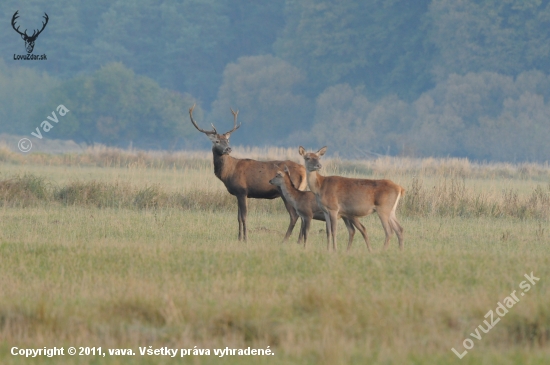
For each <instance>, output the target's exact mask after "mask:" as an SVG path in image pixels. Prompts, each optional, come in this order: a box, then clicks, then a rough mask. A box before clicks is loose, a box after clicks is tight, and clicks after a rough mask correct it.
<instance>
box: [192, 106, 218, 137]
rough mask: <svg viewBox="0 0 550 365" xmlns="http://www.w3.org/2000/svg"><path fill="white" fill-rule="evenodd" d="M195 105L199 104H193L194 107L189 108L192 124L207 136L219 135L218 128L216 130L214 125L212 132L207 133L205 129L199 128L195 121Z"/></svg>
mask: <svg viewBox="0 0 550 365" xmlns="http://www.w3.org/2000/svg"><path fill="white" fill-rule="evenodd" d="M195 105H197V104H193V106H192V107H191V108H189V117H190V118H191V123H193V125H194V126H195V128H197V129H198V130H199V132H202V133H205V134H218V132H217V131H216V128H214V125H213V124H212V130H211V131H205V130H204V129H201V128H199V126H198V125H197V123H196V122H195V121H194V120H193V109H195Z"/></svg>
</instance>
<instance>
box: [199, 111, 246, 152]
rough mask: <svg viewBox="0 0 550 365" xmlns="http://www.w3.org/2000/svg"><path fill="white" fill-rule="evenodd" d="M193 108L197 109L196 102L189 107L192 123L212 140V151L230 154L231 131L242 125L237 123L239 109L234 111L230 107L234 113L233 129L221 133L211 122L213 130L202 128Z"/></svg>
mask: <svg viewBox="0 0 550 365" xmlns="http://www.w3.org/2000/svg"><path fill="white" fill-rule="evenodd" d="M193 109H195V104H193V106H192V107H191V108H189V117H190V118H191V123H193V125H194V126H195V128H197V130H198V131H199V132H202V133H204V134H206V136H207V137H208V139H210V141H212V151H213V152H214V153H216V154H218V155H220V156H221V155H228V154H230V153H231V147H229V137H230V136H231V133H233V132H235V131H236V130H237V129H239V127H240V126H241V125H240V124H239V125H237V115H238V114H239V111H238V110H237V111H236V112H235V111H233V109H231V108H230V109H231V113H232V114H233V129H231V130H230V131H229V132H225V133H222V134H219V133H218V132H217V131H216V127H214V125H213V124H211V126H212V130H211V131H206V130H204V129H201V128H200V127H199V126H198V125H197V123H196V122H195V120H194V119H193Z"/></svg>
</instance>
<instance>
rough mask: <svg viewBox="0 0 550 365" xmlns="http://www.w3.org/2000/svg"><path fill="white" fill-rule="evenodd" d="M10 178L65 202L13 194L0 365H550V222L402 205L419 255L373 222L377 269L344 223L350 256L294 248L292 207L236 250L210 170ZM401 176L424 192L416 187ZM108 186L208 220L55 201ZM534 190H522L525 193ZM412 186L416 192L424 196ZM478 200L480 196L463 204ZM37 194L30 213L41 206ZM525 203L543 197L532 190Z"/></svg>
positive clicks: (262, 208)
mask: <svg viewBox="0 0 550 365" xmlns="http://www.w3.org/2000/svg"><path fill="white" fill-rule="evenodd" d="M1 167H2V170H3V172H2V178H3V179H4V180H3V181H7V180H10V179H11V180H10V181H15V180H13V176H15V175H14V174H20V175H18V176H20V177H21V178H23V177H24V176H25V175H24V173H29V174H34V175H27V178H26V180H25V179H23V180H24V181H34V182H35V183H34V185H33V184H31V185H30V186H28V184H27V185H25V184H26V183H25V184H22V185H24V186H26V187H28V189H27V190H17V191H20V192H21V191H24V192H26V191H35V192H39V191H42V190H41V188H40V186H43V185H44V184H45V185H44V186H46V189H50V190H47V194H50V195H49V196H50V197H49V198H40V199H38V200H32V199H30V200H29V203H28V204H27V205H24V204H23V205H22V204H13V199H12V198H9V197H5V198H4V202H5V204H3V205H2V206H0V288H1V291H2V295H1V296H0V363H1V364H75V363H76V364H176V363H184V364H187V363H188V364H258V363H259V364H518V365H519V364H541V365H542V364H547V363H548V362H549V360H550V342H549V337H550V306H549V305H548V303H550V291H549V290H548V288H549V283H550V239H549V238H550V234H549V232H548V229H547V228H546V227H547V226H548V220H547V218H544V217H543V218H540V217H539V218H537V217H535V216H528V215H526V216H525V217H524V218H518V217H513V216H499V217H494V216H490V215H479V216H468V215H452V214H447V213H440V212H439V213H438V212H437V211H432V212H431V213H430V212H426V211H423V210H421V211H420V212H418V213H414V212H412V211H409V213H407V214H400V211H401V210H406V209H405V207H403V206H402V207H400V208H399V210H398V216H399V218H400V221H401V224H402V226H403V227H404V228H405V250H404V251H403V252H400V251H399V250H398V245H397V239H396V238H395V237H394V238H393V239H392V242H391V246H390V248H389V249H388V250H387V251H383V250H382V243H383V240H384V233H383V229H382V227H381V225H380V222H379V220H378V218H377V217H376V216H375V215H372V216H369V217H367V218H363V219H362V221H363V222H364V224H365V226H366V227H367V231H368V233H369V236H370V238H371V243H372V245H373V247H374V252H373V253H372V254H369V253H368V252H367V248H366V246H365V244H364V242H363V241H362V239H361V237H360V235H356V238H355V240H354V244H353V247H352V249H351V251H350V252H346V251H345V243H346V241H347V230H346V229H345V227H344V225H343V224H342V222H339V230H338V235H339V236H338V239H339V247H338V250H337V251H336V252H328V251H327V250H326V240H325V233H324V231H323V229H324V224H322V223H321V222H314V223H313V225H312V231H311V234H310V240H309V242H308V247H307V248H305V249H304V248H303V247H302V246H300V245H297V244H296V243H295V241H296V238H297V233H298V232H297V229H295V232H294V235H293V237H292V238H291V242H289V243H285V244H282V243H281V240H282V238H283V235H284V232H285V231H286V227H287V225H288V216H287V215H286V213H285V212H284V210H283V209H282V202H281V201H280V200H274V201H263V202H255V203H253V210H252V212H251V213H250V214H249V223H248V226H249V230H250V232H249V241H248V242H246V243H244V242H239V241H237V239H236V237H237V228H238V226H237V217H236V204H234V205H232V204H233V203H234V202H233V200H231V199H229V200H227V202H226V203H224V204H223V205H222V206H218V207H217V208H209V206H210V205H211V204H213V202H212V200H208V199H204V200H201V199H202V198H201V195H200V194H199V192H200V191H201V189H202V191H203V192H205V193H208V192H210V193H212V192H216V191H218V190H217V189H218V188H217V187H215V188H212V186H214V185H207V186H202V185H200V184H201V182H202V181H206V180H209V179H211V180H213V181H212V184H214V183H215V182H216V178H215V177H214V176H213V174H212V172H211V171H210V170H208V171H207V170H204V171H203V170H202V169H196V170H189V171H190V172H189V173H188V174H187V175H186V176H187V178H188V179H190V180H191V181H189V180H187V181H185V182H183V176H181V175H177V176H179V177H178V178H180V177H181V178H182V185H185V186H189V187H193V181H194V182H195V186H199V188H196V189H195V190H193V189H187V188H183V189H181V190H178V188H177V187H176V185H177V183H176V180H177V179H176V177H174V180H169V181H167V182H166V183H163V182H162V181H157V180H155V179H156V178H155V176H161V175H163V174H176V172H174V171H173V170H170V169H153V168H147V169H144V170H143V171H142V175H145V176H148V177H151V176H152V178H151V180H149V181H146V182H145V181H144V180H145V177H143V176H142V180H140V181H142V182H143V184H142V183H141V182H140V181H137V182H136V181H134V180H124V179H123V178H121V177H120V176H124V174H125V173H126V172H125V171H127V170H125V169H124V168H116V169H115V168H100V167H95V168H94V169H97V170H95V171H97V172H99V173H100V174H101V173H103V174H107V175H109V174H111V175H110V176H115V175H116V174H117V173H119V174H120V175H119V177H118V178H116V179H114V178H113V179H111V178H105V179H102V178H96V179H86V178H84V177H79V174H78V169H77V168H75V167H67V170H68V172H67V174H70V175H71V176H72V177H73V178H74V179H67V180H64V181H63V182H59V181H57V180H56V177H59V176H60V175H59V174H60V173H59V172H58V170H57V169H58V168H60V167H52V168H51V170H49V169H48V168H46V167H36V171H34V168H33V166H26V167H25V168H26V171H13V170H12V169H13V165H9V166H8V167H6V165H1ZM4 167H6V169H4ZM75 169H76V170H75ZM102 169H103V170H102ZM107 169H112V170H113V171H112V172H110V170H109V171H106V170H107ZM7 170H9V174H8V173H6V171H7ZM37 171H39V173H37ZM48 171H49V172H48ZM117 171H118V172H117ZM177 174H179V172H178V173H177ZM29 176H31V178H29ZM41 178H42V179H43V180H40V181H42V182H41V183H40V182H38V183H37V181H38V180H36V179H41ZM403 178H404V179H409V181H412V176H409V175H407V174H403ZM421 178H422V179H424V180H423V181H426V180H427V179H428V177H426V176H421ZM434 178H437V177H434ZM193 179H195V180H193ZM60 180H61V179H60ZM94 181H95V182H94ZM98 181H101V182H102V183H103V184H106V185H102V186H111V187H112V186H114V184H115V182H118V184H121V185H124V186H127V187H128V189H130V190H129V192H127V191H123V193H124V194H129V195H131V194H137V192H140V191H142V195H143V194H145V193H143V189H145V188H146V186H156V189H158V191H159V192H161V193H162V194H166V195H167V196H168V197H172V198H173V197H174V196H176V195H177V194H180V195H181V196H184V197H185V196H187V195H188V194H190V192H195V194H197V195H196V196H194V197H191V198H189V199H195V205H189V206H187V207H184V206H182V205H175V206H170V205H166V206H162V207H160V208H158V207H157V208H153V207H150V206H147V205H146V206H139V205H135V204H133V205H128V206H127V207H123V208H117V207H113V206H109V205H106V206H105V205H104V206H101V205H97V204H89V203H82V202H79V201H73V203H72V204H67V203H65V202H63V201H60V200H58V199H57V200H56V198H55V196H54V195H55V194H54V192H59V191H61V190H62V189H64V188H67V187H70V186H72V187H73V190H74V191H73V193H74V194H77V195H78V194H80V193H81V192H82V189H83V187H85V188H90V186H96V187H97V186H98V185H97V184H98V183H97V182H98ZM77 182H78V183H80V184H83V185H78V184H77ZM92 182H94V183H92ZM469 182H470V180H468V179H467V180H466V186H469ZM524 182H525V180H524V179H519V178H518V179H517V181H515V180H510V181H509V182H508V183H509V184H511V186H512V188H513V187H514V186H515V185H514V183H517V186H521V184H523V183H524ZM486 183H487V184H491V183H492V182H491V179H487V181H486ZM94 184H96V185H94ZM147 184H150V185H147ZM151 184H152V185H151ZM20 185H21V184H20ZM20 185H17V186H20ZM404 187H405V188H406V189H407V191H408V193H409V192H411V190H412V189H411V186H409V185H407V184H404ZM222 188H223V187H222ZM10 189H13V187H10ZM84 190H85V189H84ZM99 190H100V191H101V189H99ZM220 190H221V189H220ZM0 191H1V190H0ZM4 191H8V190H4ZM9 191H14V190H9ZM221 192H222V193H223V190H222V191H221ZM480 192H482V190H479V189H478V188H477V187H475V188H474V187H472V188H471V189H470V190H468V192H467V194H465V196H466V197H467V198H468V199H470V198H472V197H473V196H475V194H478V193H480ZM96 193H97V192H96ZM130 193H131V194H130ZM21 194H22V195H19V197H18V198H17V199H23V198H25V197H27V198H28V196H29V195H26V193H25V194H23V193H21ZM47 194H46V195H47ZM124 194H122V195H121V196H120V197H124V196H126V195H124ZM129 195H128V196H129ZM79 196H81V195H79ZM441 196H442V197H448V196H449V195H441ZM102 197H104V196H103V195H99V197H98V198H94V201H96V199H99V201H102V200H101V199H103V198H102ZM132 197H135V195H132ZM520 198H521V199H528V198H529V192H527V193H526V194H525V195H524V196H520ZM6 199H12V200H9V202H8V200H6ZM499 199H501V197H500V196H496V197H495V201H500V200H499ZM115 200H116V199H115ZM6 202H8V203H9V204H8V203H6ZM254 204H255V205H254ZM426 209H428V208H426ZM404 213H405V212H404ZM531 272H533V273H534V275H535V276H537V277H539V278H540V281H539V282H538V283H537V284H536V285H535V286H534V287H532V289H531V290H530V291H529V292H526V293H525V295H524V296H521V297H520V299H521V300H520V302H518V303H516V304H515V305H514V306H513V307H512V308H510V309H509V313H508V314H506V316H505V317H503V318H502V319H501V321H500V322H499V323H498V324H496V326H495V327H494V328H493V329H491V331H490V332H489V333H487V334H483V333H482V339H481V340H475V339H474V340H473V341H474V344H475V346H474V348H473V349H471V350H470V351H469V352H468V354H467V355H466V356H465V357H464V358H463V359H462V360H459V359H458V358H457V357H456V356H455V355H454V354H453V352H452V351H451V348H452V347H454V348H456V349H457V350H460V351H463V350H462V349H463V347H462V341H463V340H464V339H465V338H471V337H469V334H470V333H472V332H474V331H475V328H476V327H477V326H478V325H480V324H483V320H485V318H484V315H485V314H486V313H487V312H488V311H489V310H493V311H494V310H495V308H496V306H497V302H499V301H502V300H503V299H504V298H505V297H506V296H508V295H510V293H511V292H512V291H513V290H516V291H517V292H518V293H519V292H520V291H521V289H519V284H520V282H522V281H524V280H525V278H524V277H523V275H524V274H525V273H531ZM13 346H17V347H19V348H41V347H44V346H47V347H53V346H57V347H61V346H63V347H65V351H66V349H67V348H68V347H69V346H75V347H77V348H78V347H79V346H88V347H94V346H95V347H97V346H101V347H102V349H103V351H104V352H105V351H106V349H109V348H131V349H133V351H134V352H136V353H137V354H138V355H136V356H128V357H124V356H118V357H111V356H109V355H106V357H104V358H103V357H97V356H91V355H90V356H81V357H79V356H74V357H70V356H64V357H54V358H46V357H40V358H35V359H30V358H29V359H27V358H24V357H19V356H12V355H11V354H10V349H11V348H12V347H13ZM140 346H153V348H160V347H164V346H166V347H168V348H177V349H180V348H193V347H194V346H197V348H203V349H205V348H208V349H211V350H212V349H214V348H225V347H226V346H228V347H233V348H246V347H248V346H250V347H252V348H264V349H265V348H267V346H270V349H271V350H272V351H273V352H274V353H275V355H274V356H263V357H261V356H257V357H252V356H249V357H246V356H234V357H232V356H228V357H224V358H219V357H216V356H214V355H213V352H212V355H211V356H202V357H199V356H194V357H193V356H189V357H185V358H183V359H182V358H179V357H178V358H177V359H172V358H166V357H160V356H140V355H139V347H140Z"/></svg>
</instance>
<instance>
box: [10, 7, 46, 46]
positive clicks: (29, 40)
mask: <svg viewBox="0 0 550 365" xmlns="http://www.w3.org/2000/svg"><path fill="white" fill-rule="evenodd" d="M17 13H19V10H17V11H16V12H15V14H13V17H12V18H11V26H12V27H13V29H14V30H15V31H16V32H17V33H19V35H21V38H23V40H24V41H25V48H26V49H27V53H29V54H30V53H32V51H33V49H34V42H35V41H36V38H38V36H39V35H40V33H42V31H43V30H44V28H46V24H48V20H49V17H48V14H46V13H44V19H45V20H46V21H45V22H42V29H40V30H38V29H36V30H34V32H33V33H32V35H28V34H27V30H26V29H25V31H24V32H23V33H21V32H20V31H19V27H17V28H16V27H15V21H16V20H17V18H19V15H17Z"/></svg>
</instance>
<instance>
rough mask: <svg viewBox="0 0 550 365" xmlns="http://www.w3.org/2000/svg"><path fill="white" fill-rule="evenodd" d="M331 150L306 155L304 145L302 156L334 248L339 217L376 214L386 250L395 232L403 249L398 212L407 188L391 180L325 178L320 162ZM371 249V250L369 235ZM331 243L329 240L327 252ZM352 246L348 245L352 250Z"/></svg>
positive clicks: (366, 241)
mask: <svg viewBox="0 0 550 365" xmlns="http://www.w3.org/2000/svg"><path fill="white" fill-rule="evenodd" d="M326 150H327V147H323V148H321V149H320V150H319V151H317V152H316V153H313V152H309V153H308V152H306V150H305V149H304V148H303V147H302V146H300V148H299V151H300V155H301V156H302V157H303V158H304V162H305V165H306V171H307V182H308V185H309V189H310V190H311V191H312V192H313V193H314V194H315V196H316V197H317V201H318V202H319V205H320V206H321V208H322V209H323V211H324V213H325V219H326V220H327V229H328V231H329V236H332V248H333V249H334V250H336V226H337V218H338V216H342V217H346V218H348V219H351V218H354V217H355V218H359V217H364V216H366V215H369V214H371V213H372V212H374V211H376V212H377V213H378V217H379V218H380V221H381V222H382V226H383V227H384V231H385V233H386V240H385V241H384V249H387V248H388V246H389V243H390V238H391V236H392V235H393V232H395V233H396V234H397V238H398V240H399V248H400V249H403V228H402V227H401V225H400V224H399V222H398V221H397V217H396V215H395V210H396V208H397V204H398V203H399V199H400V198H401V197H402V196H403V194H405V189H403V188H402V187H401V186H399V185H397V184H396V183H394V182H392V181H390V180H368V179H353V178H348V177H342V176H322V175H321V174H319V172H318V171H319V169H321V167H322V166H321V163H320V162H319V159H320V158H321V156H323V155H324V154H325V152H326ZM365 243H366V244H367V248H368V250H369V251H371V247H370V244H369V241H368V239H367V237H366V236H365ZM329 247H330V240H329V239H327V249H328V248H329ZM349 248H350V245H349V244H348V250H349Z"/></svg>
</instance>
